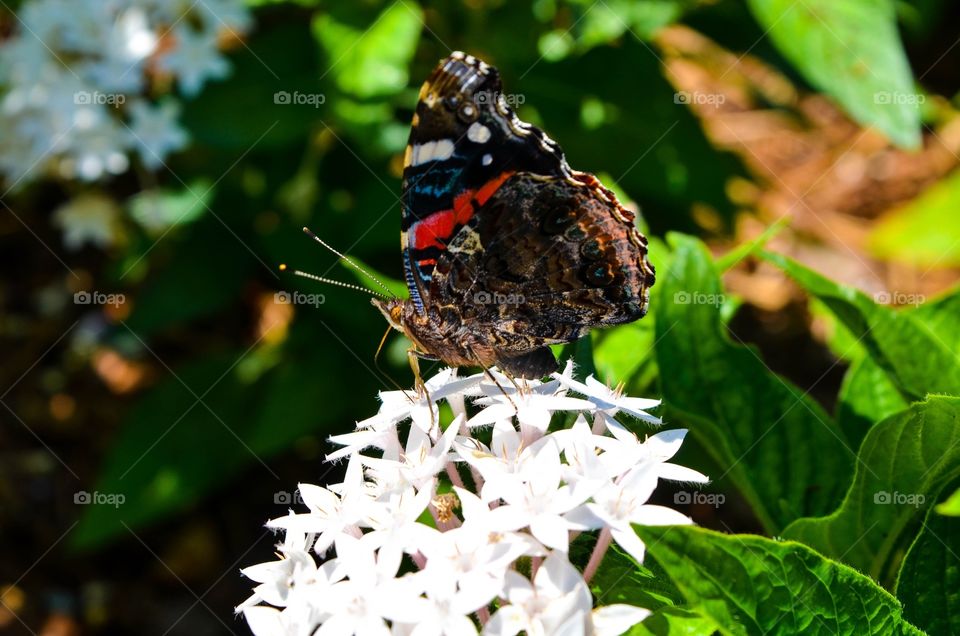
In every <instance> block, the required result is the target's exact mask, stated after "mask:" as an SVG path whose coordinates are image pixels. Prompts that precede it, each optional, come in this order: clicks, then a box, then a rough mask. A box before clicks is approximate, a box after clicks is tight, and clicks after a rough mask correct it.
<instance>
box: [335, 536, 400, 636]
mask: <svg viewBox="0 0 960 636" xmlns="http://www.w3.org/2000/svg"><path fill="white" fill-rule="evenodd" d="M336 548H337V560H338V562H339V563H340V565H341V566H342V567H343V569H344V571H345V572H346V574H347V577H346V578H345V579H344V580H341V581H339V582H338V583H335V584H334V585H333V586H331V587H330V589H329V592H328V594H327V595H326V596H325V597H324V598H323V599H322V600H320V601H319V602H320V603H322V606H323V607H324V608H325V609H327V610H328V611H329V612H330V617H329V618H328V619H327V620H326V621H325V622H324V624H323V626H322V627H321V628H320V630H319V631H318V632H317V634H318V636H319V635H321V634H322V635H327V634H330V635H333V634H338V635H339V634H343V635H344V636H350V635H352V634H357V635H358V636H360V635H364V636H365V635H366V634H389V633H390V630H389V628H388V627H387V624H386V620H387V619H394V620H399V621H401V622H413V621H415V620H416V614H415V611H416V605H415V599H417V598H418V592H419V590H418V589H417V588H416V587H415V586H414V585H412V583H413V581H414V578H413V577H410V576H407V577H402V578H401V579H396V578H394V577H395V575H396V571H395V570H393V567H392V564H389V565H387V566H385V565H384V563H383V562H380V561H378V560H377V558H376V553H375V552H374V551H373V549H371V547H370V546H368V545H366V544H364V543H363V542H362V541H360V540H359V539H354V538H353V537H348V536H340V537H339V538H338V539H337V543H336ZM405 579H406V580H405Z"/></svg>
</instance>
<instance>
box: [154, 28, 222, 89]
mask: <svg viewBox="0 0 960 636" xmlns="http://www.w3.org/2000/svg"><path fill="white" fill-rule="evenodd" d="M173 39H174V42H175V44H174V49H173V50H172V51H171V52H169V53H166V54H165V55H164V56H163V57H161V58H160V66H161V67H162V68H163V69H164V70H167V71H170V72H171V73H173V74H174V75H176V76H177V81H178V83H179V85H180V90H181V91H183V94H184V95H186V96H187V97H193V96H194V95H196V94H197V93H199V92H200V89H201V88H202V87H203V84H204V83H205V82H206V81H207V80H208V79H219V78H222V77H225V76H226V75H227V73H228V72H229V71H230V64H229V63H228V62H227V60H226V58H225V57H223V55H222V54H221V53H220V50H219V48H218V47H217V34H216V33H215V32H211V31H203V32H199V33H198V32H196V31H194V30H193V29H192V28H190V27H188V26H187V25H184V24H178V25H177V26H176V27H174V30H173Z"/></svg>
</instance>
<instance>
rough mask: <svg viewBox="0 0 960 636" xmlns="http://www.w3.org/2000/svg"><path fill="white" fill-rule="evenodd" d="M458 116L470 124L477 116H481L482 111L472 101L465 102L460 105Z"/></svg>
mask: <svg viewBox="0 0 960 636" xmlns="http://www.w3.org/2000/svg"><path fill="white" fill-rule="evenodd" d="M457 116H458V117H459V118H460V120H461V121H463V122H465V123H468V124H470V123H473V122H475V121H477V117H479V116H480V111H479V110H478V109H477V107H476V105H475V104H473V103H472V102H464V103H463V104H461V105H460V108H459V110H457Z"/></svg>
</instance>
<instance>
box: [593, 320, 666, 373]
mask: <svg viewBox="0 0 960 636" xmlns="http://www.w3.org/2000/svg"><path fill="white" fill-rule="evenodd" d="M652 318H653V317H652V316H648V317H646V318H644V319H643V320H640V321H638V322H634V323H630V324H629V325H622V326H620V327H616V328H614V329H608V330H605V331H603V332H594V334H593V338H594V341H593V342H594V344H593V359H594V362H595V364H596V367H597V374H598V376H599V379H600V380H601V381H602V382H605V383H607V384H610V385H611V386H614V385H616V384H617V383H620V382H629V381H630V379H631V378H633V376H634V374H636V373H637V371H638V370H639V369H640V367H641V366H642V365H643V364H645V363H646V362H647V361H648V360H649V359H650V358H651V356H652V354H653V339H654V328H653V322H654V321H653V319H652Z"/></svg>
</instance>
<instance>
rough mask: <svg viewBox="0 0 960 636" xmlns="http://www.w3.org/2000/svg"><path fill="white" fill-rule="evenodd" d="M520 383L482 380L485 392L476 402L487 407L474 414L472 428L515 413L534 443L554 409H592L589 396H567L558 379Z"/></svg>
mask: <svg viewBox="0 0 960 636" xmlns="http://www.w3.org/2000/svg"><path fill="white" fill-rule="evenodd" d="M501 377H502V376H501ZM517 383H518V384H519V386H520V388H521V390H520V391H517V389H516V387H514V386H513V383H511V382H510V381H509V380H506V382H505V383H504V382H501V381H499V380H498V384H499V386H497V385H495V384H487V383H484V384H482V385H481V387H482V389H483V392H484V394H485V395H484V397H482V398H480V399H478V400H477V401H476V404H478V405H480V406H484V407H486V408H484V410H483V411H481V412H480V413H478V414H477V415H475V416H474V417H472V418H471V419H470V421H468V422H467V426H468V427H469V428H471V429H473V428H477V427H480V426H488V425H490V424H493V423H494V422H497V421H500V420H503V419H509V418H511V417H514V416H516V418H517V421H518V422H519V423H520V433H521V435H522V436H523V439H524V441H525V442H527V443H532V442H534V441H536V440H537V439H539V438H540V437H541V436H543V434H544V433H545V432H546V430H547V427H548V426H549V424H550V418H551V417H552V415H553V413H554V412H557V411H590V410H593V404H591V403H590V402H587V401H586V400H580V399H577V398H570V397H566V391H565V390H563V389H561V388H560V386H559V381H558V380H554V381H551V382H547V383H543V384H541V383H540V382H538V381H536V380H527V381H524V380H517Z"/></svg>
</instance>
